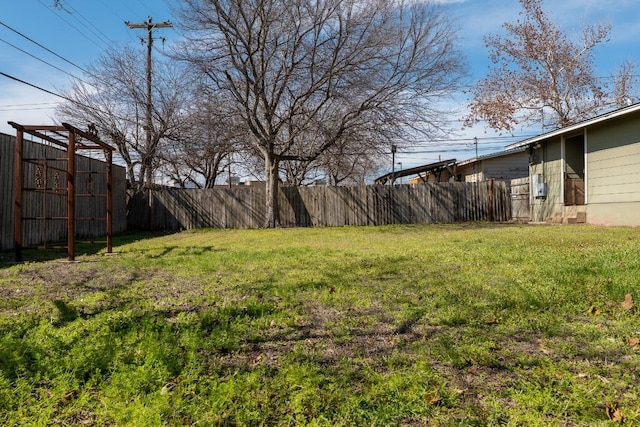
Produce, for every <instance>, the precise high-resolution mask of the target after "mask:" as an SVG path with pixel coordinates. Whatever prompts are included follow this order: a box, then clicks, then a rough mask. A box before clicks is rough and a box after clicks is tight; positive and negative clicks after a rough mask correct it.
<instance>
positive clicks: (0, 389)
mask: <svg viewBox="0 0 640 427" xmlns="http://www.w3.org/2000/svg"><path fill="white" fill-rule="evenodd" d="M116 243H117V246H116V247H115V250H116V251H117V252H118V254H116V255H112V256H106V255H104V254H103V253H100V252H98V253H94V254H88V255H82V256H78V260H80V262H78V263H67V262H64V261H63V260H64V257H62V258H61V259H48V260H47V259H40V260H39V261H37V262H29V263H25V264H20V265H13V264H11V263H9V262H6V261H8V260H9V258H8V257H9V255H10V254H4V255H2V256H3V257H4V259H3V260H0V424H1V425H4V426H11V425H43V426H44V425H139V426H151V425H157V426H160V425H171V426H174V425H316V426H321V425H322V426H342V425H353V426H364V425H375V426H387V425H403V426H404V425H406V426H413V425H429V426H455V425H459V426H467V425H471V426H473V425H477V426H494V425H508V426H535V425H539V426H548V425H549V426H587V425H588V426H593V425H596V426H597V425H602V426H607V425H612V424H615V423H623V424H624V425H635V426H638V425H640V385H639V384H640V343H639V342H640V309H639V308H638V304H640V256H639V255H640V230H637V229H631V228H598V227H591V226H553V227H551V226H515V225H514V226H506V225H499V226H493V225H478V224H466V225H429V226H390V227H375V228H374V227H363V228H316V229H286V230H241V231H225V230H203V231H194V232H183V233H180V234H174V235H166V236H160V237H157V236H156V237H151V236H134V235H126V236H121V237H119V238H118V240H117V242H116ZM42 256H43V254H42V253H27V254H26V256H25V257H26V259H34V258H35V257H42ZM47 256H50V254H48V255H47ZM629 295H630V296H629ZM636 301H638V302H637V303H636Z"/></svg>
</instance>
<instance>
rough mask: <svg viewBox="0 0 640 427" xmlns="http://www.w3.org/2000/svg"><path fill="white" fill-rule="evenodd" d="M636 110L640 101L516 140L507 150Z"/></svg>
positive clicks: (638, 109) (639, 105) (639, 108)
mask: <svg viewBox="0 0 640 427" xmlns="http://www.w3.org/2000/svg"><path fill="white" fill-rule="evenodd" d="M636 111H640V103H637V104H633V105H631V106H629V107H624V108H620V109H618V110H614V111H610V112H608V113H605V114H602V115H600V116H597V117H594V118H592V119H588V120H584V121H582V122H579V123H576V124H573V125H569V126H565V127H563V128H560V129H556V130H553V131H551V132H547V133H543V134H541V135H538V136H534V137H533V138H529V139H525V140H524V141H520V142H516V143H515V144H511V145H507V146H506V147H505V150H512V149H514V148H519V147H526V146H528V145H531V144H535V143H536V142H540V141H543V140H545V139H549V138H553V137H556V136H559V135H562V134H565V133H568V132H572V131H574V130H577V129H581V128H585V127H587V126H592V125H594V124H596V123H600V122H604V121H606V120H610V119H613V118H616V117H620V116H624V115H625V114H630V113H633V112H636Z"/></svg>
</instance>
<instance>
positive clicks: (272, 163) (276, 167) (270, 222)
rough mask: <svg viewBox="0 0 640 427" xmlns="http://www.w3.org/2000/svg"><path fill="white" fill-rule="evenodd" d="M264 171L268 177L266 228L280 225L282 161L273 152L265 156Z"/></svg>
mask: <svg viewBox="0 0 640 427" xmlns="http://www.w3.org/2000/svg"><path fill="white" fill-rule="evenodd" d="M264 171H265V176H266V178H267V182H266V191H265V194H266V200H265V202H266V209H265V223H264V226H265V227H266V228H276V227H280V217H279V208H278V177H279V172H280V161H279V159H278V158H277V157H276V156H274V155H273V154H270V155H265V156H264Z"/></svg>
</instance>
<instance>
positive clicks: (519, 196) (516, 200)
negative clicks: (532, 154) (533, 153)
mask: <svg viewBox="0 0 640 427" xmlns="http://www.w3.org/2000/svg"><path fill="white" fill-rule="evenodd" d="M529 191H530V190H529V177H527V178H518V179H512V180H511V217H512V219H513V220H514V221H530V220H531V204H530V196H529V194H530V192H529Z"/></svg>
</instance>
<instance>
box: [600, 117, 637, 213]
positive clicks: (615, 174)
mask: <svg viewBox="0 0 640 427" xmlns="http://www.w3.org/2000/svg"><path fill="white" fill-rule="evenodd" d="M587 162H588V172H587V203H588V204H599V203H629V202H640V116H639V115H638V114H634V115H632V116H631V117H620V118H617V119H615V120H610V121H607V122H606V123H601V124H599V125H598V126H593V127H591V128H589V130H588V133H587Z"/></svg>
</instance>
